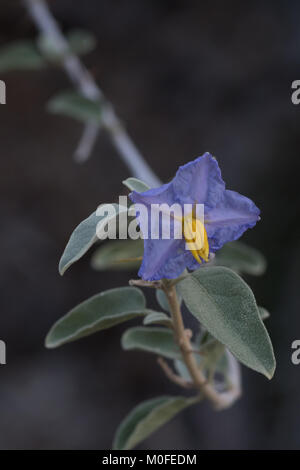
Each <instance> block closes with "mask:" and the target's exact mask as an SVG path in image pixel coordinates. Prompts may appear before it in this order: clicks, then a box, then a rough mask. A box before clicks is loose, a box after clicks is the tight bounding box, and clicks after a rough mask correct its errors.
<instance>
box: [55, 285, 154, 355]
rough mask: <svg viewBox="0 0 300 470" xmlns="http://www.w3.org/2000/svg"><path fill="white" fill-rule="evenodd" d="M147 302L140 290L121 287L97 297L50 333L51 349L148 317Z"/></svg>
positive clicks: (68, 316)
mask: <svg viewBox="0 0 300 470" xmlns="http://www.w3.org/2000/svg"><path fill="white" fill-rule="evenodd" d="M145 310H146V309H145V298H144V295H143V293H142V291H141V290H140V289H137V288H136V287H119V288H117V289H111V290H108V291H105V292H102V293H101V294H97V295H94V296H93V297H91V298H90V299H88V300H86V301H84V302H82V303H81V304H79V305H77V307H75V308H73V309H72V310H71V311H70V312H69V313H67V315H65V316H64V317H62V318H60V319H59V320H58V321H57V322H56V323H55V324H54V325H53V327H52V328H51V330H50V331H49V333H48V335H47V338H46V346H47V348H56V347H57V346H61V345H62V344H65V343H69V342H71V341H75V340H77V339H79V338H83V337H84V336H88V335H91V334H92V333H96V332H97V331H100V330H105V329H107V328H111V327H112V326H115V325H117V324H119V323H123V322H125V321H127V320H130V319H132V318H135V317H138V316H143V315H145V313H146V312H145Z"/></svg>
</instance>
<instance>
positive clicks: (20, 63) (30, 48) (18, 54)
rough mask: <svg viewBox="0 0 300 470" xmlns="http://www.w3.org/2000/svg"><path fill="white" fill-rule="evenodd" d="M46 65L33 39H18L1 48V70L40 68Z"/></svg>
mask: <svg viewBox="0 0 300 470" xmlns="http://www.w3.org/2000/svg"><path fill="white" fill-rule="evenodd" d="M44 65H45V61H44V59H43V57H42V56H41V55H40V53H39V51H38V50H37V48H36V46H35V44H34V42H33V41H27V40H23V41H16V42H12V43H10V44H7V45H5V46H2V47H1V48H0V72H2V73H3V72H10V71H14V70H17V71H19V70H38V69H41V68H42V67H43V66H44Z"/></svg>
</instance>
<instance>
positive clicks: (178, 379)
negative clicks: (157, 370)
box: [157, 357, 194, 388]
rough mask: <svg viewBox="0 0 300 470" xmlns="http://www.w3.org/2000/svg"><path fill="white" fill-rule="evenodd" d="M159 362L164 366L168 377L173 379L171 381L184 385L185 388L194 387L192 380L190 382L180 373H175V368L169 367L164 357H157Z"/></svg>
mask: <svg viewBox="0 0 300 470" xmlns="http://www.w3.org/2000/svg"><path fill="white" fill-rule="evenodd" d="M157 362H158V364H159V365H160V367H161V368H162V370H163V371H164V373H165V374H166V376H167V377H168V379H169V380H171V382H174V383H175V384H176V385H179V386H180V387H183V388H193V387H194V384H193V383H192V382H188V381H187V380H184V379H183V378H182V377H180V376H179V375H177V374H175V373H174V372H173V370H172V369H171V367H169V365H168V364H167V362H166V361H165V360H164V359H163V358H162V357H159V358H158V359H157Z"/></svg>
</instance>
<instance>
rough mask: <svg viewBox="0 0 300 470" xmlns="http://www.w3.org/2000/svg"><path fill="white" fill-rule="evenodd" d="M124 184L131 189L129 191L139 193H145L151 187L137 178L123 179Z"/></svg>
mask: <svg viewBox="0 0 300 470" xmlns="http://www.w3.org/2000/svg"><path fill="white" fill-rule="evenodd" d="M123 184H124V185H125V186H126V188H128V189H129V191H136V192H138V193H143V192H145V191H148V189H150V186H148V185H147V184H146V183H144V182H143V181H141V180H139V179H137V178H127V179H126V180H124V181H123Z"/></svg>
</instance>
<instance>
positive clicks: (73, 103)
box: [47, 91, 102, 124]
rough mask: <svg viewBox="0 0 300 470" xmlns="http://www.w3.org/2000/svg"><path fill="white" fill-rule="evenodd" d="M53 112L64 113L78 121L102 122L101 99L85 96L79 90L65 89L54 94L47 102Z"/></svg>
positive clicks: (48, 107)
mask: <svg viewBox="0 0 300 470" xmlns="http://www.w3.org/2000/svg"><path fill="white" fill-rule="evenodd" d="M47 109H48V111H50V112H51V113H53V114H62V115H64V116H68V117H71V118H74V119H77V120H78V121H83V122H87V121H89V122H95V123H96V124H100V123H101V119H102V111H101V103H100V101H98V102H96V101H94V100H90V99H88V98H86V97H84V96H83V95H82V94H80V93H79V92H77V91H64V92H62V93H59V94H58V95H56V96H54V97H53V98H52V99H51V100H50V101H49V102H48V104H47Z"/></svg>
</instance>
